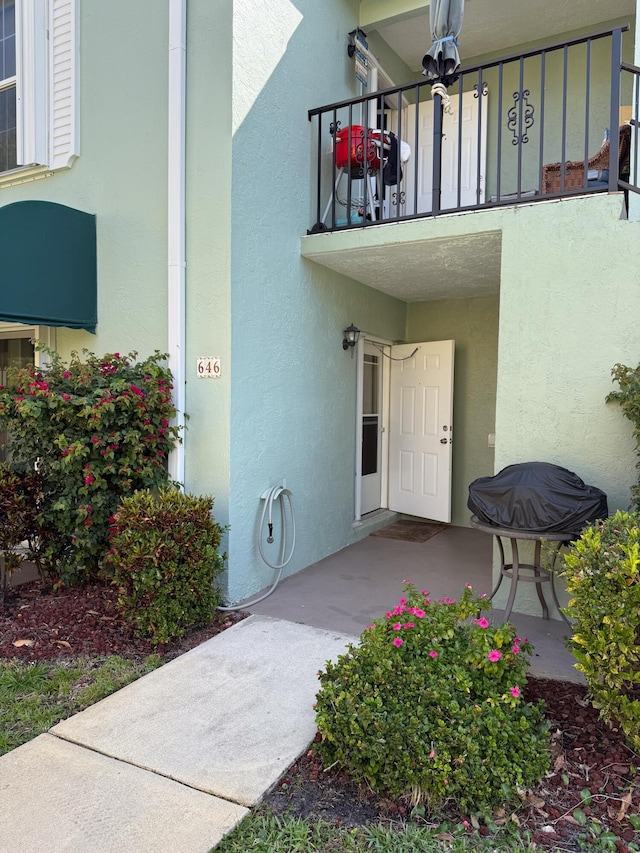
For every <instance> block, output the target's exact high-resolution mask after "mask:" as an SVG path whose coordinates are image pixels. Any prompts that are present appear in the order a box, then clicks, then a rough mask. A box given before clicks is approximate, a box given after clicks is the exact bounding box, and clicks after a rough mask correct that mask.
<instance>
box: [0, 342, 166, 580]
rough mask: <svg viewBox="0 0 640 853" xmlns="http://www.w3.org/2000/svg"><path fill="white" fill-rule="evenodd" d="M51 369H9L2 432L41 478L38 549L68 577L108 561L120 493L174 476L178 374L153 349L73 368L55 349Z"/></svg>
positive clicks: (1, 405)
mask: <svg viewBox="0 0 640 853" xmlns="http://www.w3.org/2000/svg"><path fill="white" fill-rule="evenodd" d="M49 355H50V357H51V360H50V363H49V364H48V365H47V366H46V367H45V368H34V367H33V366H31V367H28V368H24V369H22V370H17V371H13V372H11V375H10V378H9V380H8V382H7V386H6V387H5V388H0V429H6V430H7V432H8V435H9V445H10V450H11V458H12V460H13V461H14V462H15V463H23V464H25V465H27V466H30V467H31V468H33V467H35V466H36V463H37V468H38V472H39V473H40V474H41V475H42V478H43V483H44V494H43V499H42V505H41V519H40V521H41V524H42V526H43V527H46V528H47V529H48V530H49V533H50V536H49V537H48V538H47V540H46V543H45V545H44V548H43V550H42V552H41V554H40V557H41V559H42V562H43V564H44V566H45V568H46V569H47V570H48V571H50V572H51V573H55V574H57V575H58V576H59V577H60V578H61V579H62V580H63V581H64V582H67V583H69V582H74V581H85V580H88V579H89V578H90V577H92V576H95V575H96V574H97V573H98V571H99V569H100V568H101V567H102V563H103V558H104V555H105V553H106V551H107V549H108V547H109V546H108V528H109V518H110V516H112V515H113V513H114V512H115V510H116V508H117V507H118V505H119V503H120V499H121V497H122V496H123V495H126V494H128V493H130V492H131V491H133V490H134V489H142V488H154V487H158V486H161V485H162V484H164V483H167V481H168V473H167V470H166V467H165V466H166V459H167V455H168V453H169V450H170V449H171V448H172V447H173V446H174V445H175V443H176V441H177V440H178V435H179V432H178V429H177V428H176V427H173V426H171V425H170V421H171V418H172V417H173V416H174V414H175V409H174V407H173V404H172V402H171V390H172V385H171V373H170V371H169V370H168V369H167V368H166V367H164V366H163V365H162V361H163V359H164V356H162V355H161V354H160V353H156V354H155V355H154V356H151V357H150V358H147V359H146V360H145V361H142V362H136V361H135V359H136V357H137V353H134V352H133V353H129V355H127V356H121V355H120V354H119V353H113V354H107V355H104V356H102V357H98V356H96V355H93V354H92V353H89V352H87V351H86V350H83V355H84V358H83V359H81V358H80V356H79V355H78V354H77V353H73V354H72V357H71V360H70V362H69V364H68V365H67V364H65V363H64V362H63V361H62V359H61V358H60V356H59V355H57V354H56V353H49Z"/></svg>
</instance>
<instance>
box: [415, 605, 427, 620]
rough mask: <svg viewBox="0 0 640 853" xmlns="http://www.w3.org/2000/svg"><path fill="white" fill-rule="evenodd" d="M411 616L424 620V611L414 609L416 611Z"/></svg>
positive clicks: (417, 608)
mask: <svg viewBox="0 0 640 853" xmlns="http://www.w3.org/2000/svg"><path fill="white" fill-rule="evenodd" d="M413 615H414V616H416V617H417V618H418V619H424V615H425V614H424V610H420V608H419V607H416V609H415V610H414V611H413Z"/></svg>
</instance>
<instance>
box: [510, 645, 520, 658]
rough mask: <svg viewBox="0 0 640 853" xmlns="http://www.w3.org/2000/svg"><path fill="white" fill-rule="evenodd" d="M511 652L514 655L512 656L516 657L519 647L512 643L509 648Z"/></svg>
mask: <svg viewBox="0 0 640 853" xmlns="http://www.w3.org/2000/svg"><path fill="white" fill-rule="evenodd" d="M511 651H512V652H513V653H514V655H517V654H518V652H519V651H520V646H519V645H517V643H514V644H513V646H512V647H511Z"/></svg>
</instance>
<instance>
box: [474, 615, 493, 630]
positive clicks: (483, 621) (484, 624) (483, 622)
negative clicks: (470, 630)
mask: <svg viewBox="0 0 640 853" xmlns="http://www.w3.org/2000/svg"><path fill="white" fill-rule="evenodd" d="M473 621H474V622H475V623H476V625H479V626H480V628H488V627H489V623H488V622H487V620H486V619H485V618H484V616H481V617H480V619H474V620H473Z"/></svg>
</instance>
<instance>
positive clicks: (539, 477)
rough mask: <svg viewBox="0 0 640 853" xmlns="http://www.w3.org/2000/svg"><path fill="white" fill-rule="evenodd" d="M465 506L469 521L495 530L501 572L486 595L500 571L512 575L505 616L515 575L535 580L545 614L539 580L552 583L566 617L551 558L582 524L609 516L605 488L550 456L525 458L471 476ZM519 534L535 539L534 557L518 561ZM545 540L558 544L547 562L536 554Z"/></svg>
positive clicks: (517, 578) (546, 614)
mask: <svg viewBox="0 0 640 853" xmlns="http://www.w3.org/2000/svg"><path fill="white" fill-rule="evenodd" d="M467 506H468V507H469V509H470V510H471V512H472V513H473V515H472V518H471V526H472V527H474V528H476V530H480V531H482V532H483V533H490V534H492V535H493V536H495V537H496V540H497V543H498V547H499V550H500V558H501V565H500V577H499V579H498V583H497V584H496V586H495V588H494V590H493V592H492V593H491V595H490V598H493V597H494V595H495V594H496V593H497V591H498V589H499V588H500V584H501V583H502V579H503V577H508V578H511V589H510V591H509V597H508V599H507V604H506V608H505V619H508V618H509V616H510V614H511V610H512V608H513V603H514V601H515V595H516V589H517V586H518V581H526V582H529V583H535V585H536V592H537V594H538V598H539V600H540V604H541V605H542V614H543V617H544V618H545V619H548V618H549V611H548V608H547V603H546V601H545V598H544V594H543V592H542V584H543V583H550V586H551V592H552V595H553V600H554V603H555V605H556V607H557V608H558V611H559V612H560V613H561V615H562V616H563V618H565V617H564V614H562V611H561V610H560V604H559V602H558V598H557V595H556V590H555V582H554V576H555V573H554V571H553V569H554V567H555V560H556V557H557V555H558V552H559V550H560V548H561V547H562V545H564V544H567V543H568V542H570V541H571V540H572V539H576V538H577V537H578V536H579V535H580V531H581V530H582V529H583V528H584V527H586V526H588V525H589V524H592V523H593V522H595V521H598V520H599V519H603V518H606V517H607V515H608V514H609V513H608V507H607V496H606V495H605V493H604V492H603V491H601V490H600V489H598V488H597V487H596V486H588V485H586V484H585V483H584V482H583V481H582V480H581V479H580V477H578V475H577V474H574V473H573V472H572V471H569V470H568V469H567V468H561V467H560V466H559V465H551V464H550V463H548V462H523V463H519V464H517V465H509V466H508V467H507V468H503V469H502V471H500V472H499V473H498V474H496V475H495V476H493V477H480V478H479V479H477V480H474V481H473V483H471V485H470V486H469V500H468V502H467ZM503 539H507V540H509V542H510V544H511V562H510V563H507V562H506V559H505V553H504V546H503V544H502V540H503ZM519 539H520V540H528V541H533V542H534V543H535V546H534V556H533V562H532V563H520V559H519V554H518V540H519ZM543 540H546V541H548V542H553V543H555V545H556V547H555V550H554V553H553V557H552V560H551V566H550V567H549V568H548V567H547V566H544V565H543V564H542V560H541V556H540V555H541V543H542V541H543ZM565 621H567V620H566V618H565Z"/></svg>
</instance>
